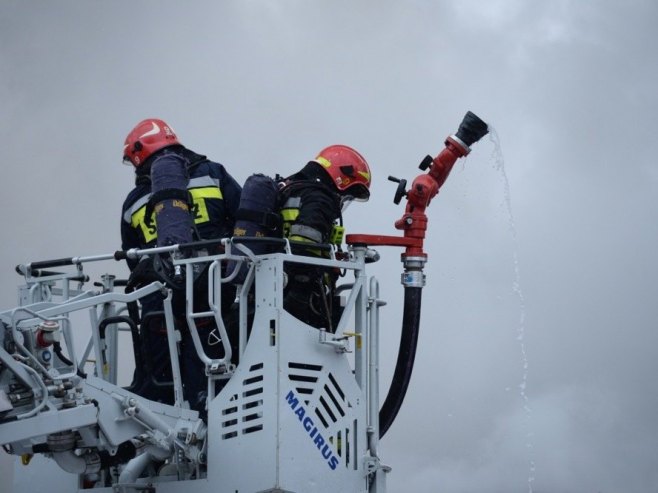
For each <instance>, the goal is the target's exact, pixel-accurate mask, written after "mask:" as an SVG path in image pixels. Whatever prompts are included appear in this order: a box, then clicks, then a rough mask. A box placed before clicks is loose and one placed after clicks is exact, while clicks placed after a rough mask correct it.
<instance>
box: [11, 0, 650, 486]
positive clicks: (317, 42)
mask: <svg viewBox="0 0 658 493" xmlns="http://www.w3.org/2000/svg"><path fill="white" fill-rule="evenodd" d="M656 21H658V4H656V3H655V2H653V1H651V0H646V1H642V0H631V1H627V2H614V1H611V0H603V1H597V2H582V1H575V0H572V1H569V0H560V1H558V0H555V1H548V2H523V1H521V0H505V1H504V0H493V1H491V0H489V1H486V2H485V1H476V0H459V1H457V0H452V1H442V2H440V1H436V0H435V1H429V0H426V1H421V0H413V1H408V2H396V1H393V0H377V1H374V0H365V1H360V2H349V1H347V0H331V1H328V0H327V1H325V0H322V1H313V2H311V1H304V0H294V1H293V0H285V1H280V2H254V1H244V0H242V1H238V0H229V1H222V2H210V1H193V2H173V1H141V2H128V1H114V2H99V1H87V2H83V1H75V2H74V1H60V2H48V1H33V0H30V1H18V0H4V1H3V2H2V3H0V74H1V75H0V103H1V107H2V109H3V118H2V119H1V120H0V143H1V145H2V149H3V151H4V156H3V162H4V165H3V170H4V179H3V185H4V192H3V193H2V194H0V224H2V226H3V241H2V245H1V246H0V249H1V254H2V255H1V257H0V258H1V259H2V260H1V262H0V268H1V269H2V272H4V273H5V275H4V277H3V281H2V283H0V305H1V306H2V308H3V309H5V308H11V307H12V306H13V305H14V303H15V288H16V285H17V284H18V283H19V282H20V278H19V277H18V276H17V275H15V274H14V272H13V268H14V266H15V265H16V264H17V263H21V262H25V261H30V260H39V259H45V258H57V257H63V256H75V255H91V254H99V253H109V252H112V251H114V250H116V249H118V248H119V246H120V245H119V216H120V214H119V213H120V207H121V202H122V201H123V198H124V196H125V194H126V193H127V192H128V191H129V189H130V187H131V184H132V170H131V169H130V168H127V167H124V166H122V165H121V164H120V158H121V147H122V143H123V139H124V137H125V135H126V133H127V132H128V131H129V130H130V129H131V128H132V126H133V125H134V124H135V123H137V121H139V120H141V119H143V118H146V117H160V118H163V119H165V120H167V121H168V122H169V123H170V124H171V125H172V126H173V127H174V128H175V129H176V130H177V132H178V134H179V137H180V138H181V139H182V140H183V142H184V143H185V144H186V145H188V146H189V147H190V148H192V149H194V150H196V151H198V152H201V153H206V154H208V155H209V156H210V157H211V158H213V159H215V160H218V161H220V162H222V163H224V164H225V165H226V166H227V167H228V168H229V170H230V171H231V173H233V175H234V176H235V177H236V178H237V179H238V180H240V181H243V180H244V179H245V178H246V177H247V176H248V175H249V174H251V173H252V172H256V171H263V172H268V173H272V174H273V173H276V172H280V173H281V174H287V173H290V172H293V171H295V170H296V169H297V168H299V167H300V166H301V165H302V164H304V163H305V162H306V161H307V160H308V159H309V158H311V157H313V156H314V155H315V154H314V153H316V152H317V151H318V150H319V149H321V148H322V147H324V146H326V145H328V144H332V143H345V144H348V145H352V146H354V147H355V148H357V149H358V150H360V151H361V152H362V153H363V154H364V155H365V157H366V158H367V159H368V161H369V162H370V164H371V167H372V168H373V174H374V181H373V189H372V192H373V197H372V199H371V201H370V202H368V203H367V204H354V205H352V206H351V208H350V209H349V212H348V217H347V218H346V222H347V226H348V231H349V232H364V233H384V234H394V233H395V231H394V230H393V226H392V224H393V222H394V221H395V220H396V219H398V218H399V217H400V215H401V214H402V208H401V207H399V206H395V205H394V204H393V203H392V200H391V199H392V196H393V192H394V186H393V184H390V183H389V182H387V180H386V178H387V176H388V175H395V176H399V177H405V178H407V179H413V178H414V177H415V176H416V175H417V174H418V173H419V170H418V169H417V167H416V166H417V164H418V163H419V162H420V160H421V159H422V158H423V157H424V156H425V155H426V154H428V153H429V154H432V155H436V154H437V153H438V152H439V151H440V150H441V149H442V147H443V144H442V143H443V140H444V138H445V137H446V136H447V135H448V134H450V133H453V132H454V131H455V130H456V128H457V125H458V123H459V121H460V120H461V118H462V116H463V115H464V113H465V112H466V111H467V110H472V111H474V112H475V113H476V114H478V115H479V116H480V117H481V118H482V119H484V120H485V121H487V122H488V123H490V124H491V125H492V127H494V128H495V131H496V134H497V137H498V141H499V142H500V147H497V146H496V145H495V142H494V140H492V139H490V138H485V139H483V141H482V142H480V143H479V144H477V145H475V146H474V149H473V152H472V154H471V155H470V156H469V157H468V158H467V159H466V160H463V161H460V162H459V163H458V164H457V165H456V166H455V169H454V171H453V174H452V175H451V177H450V178H449V179H448V181H447V182H446V185H445V186H444V188H443V190H442V191H441V193H440V195H439V196H438V197H437V198H436V199H435V200H434V201H433V203H432V204H431V206H430V209H429V210H428V216H429V219H430V229H429V232H428V238H427V241H426V249H427V251H428V253H429V255H430V262H429V264H428V266H427V269H426V273H427V278H428V285H427V287H426V289H425V293H424V301H423V302H424V308H423V320H422V322H423V324H422V332H421V339H420V347H419V351H418V355H417V364H416V367H415V369H414V378H413V381H412V384H411V388H410V391H409V394H408V397H407V400H406V402H405V406H404V407H403V408H402V411H401V413H400V415H399V418H398V420H397V421H396V422H395V424H394V425H393V427H392V428H391V430H390V432H389V433H388V435H387V436H386V438H385V440H384V441H383V443H382V456H383V459H384V461H385V462H386V463H388V464H390V465H391V466H392V467H393V471H392V473H391V475H390V478H389V490H390V491H392V492H396V491H421V492H434V491H442V492H446V493H462V492H464V493H471V492H473V493H479V492H482V493H485V492H487V493H488V492H524V491H528V490H529V488H532V491H534V492H536V493H562V492H565V493H567V492H569V493H570V492H574V493H575V492H578V493H581V492H593V493H594V492H601V493H612V492H618V491H624V492H627V493H635V492H637V493H644V492H647V491H655V489H656V488H657V487H658V446H657V445H658V419H657V416H658V385H657V384H656V383H655V374H656V370H657V369H658V362H657V361H656V354H657V353H658V344H657V342H658V336H657V334H656V320H657V319H658V304H657V303H656V302H655V300H654V298H655V295H656V293H657V292H658V289H657V286H656V284H657V283H658V281H657V279H658V263H657V262H656V258H655V256H656V251H657V249H658V228H657V227H656V219H657V218H656V211H657V210H658V207H657V206H658V167H657V166H656V158H655V156H656V155H658V144H657V143H656V142H657V140H656V138H655V135H656V132H657V131H658V123H657V122H658V120H657V119H656V114H658V96H657V95H656V83H657V82H658V73H657V72H658V64H657V63H656V50H657V48H658V43H657V41H658V35H657V34H656V30H655V25H656ZM507 187H509V188H507ZM506 190H509V193H507V192H506ZM510 206H511V207H510ZM510 210H511V215H510V213H509V211H510ZM381 253H382V257H383V260H382V261H381V262H380V263H379V264H378V265H376V266H374V268H373V269H372V271H371V274H374V275H376V276H377V277H378V278H379V279H380V283H381V288H382V295H383V297H384V298H385V299H387V301H388V302H389V304H388V305H387V307H385V308H384V314H383V315H384V317H383V319H384V320H386V322H387V323H385V324H383V326H382V330H383V336H382V338H383V341H382V342H383V344H384V348H383V354H382V356H383V358H384V368H382V377H383V378H384V380H386V378H390V375H391V373H392V369H393V366H394V358H395V356H396V349H397V343H398V334H399V326H400V323H399V317H400V315H399V313H400V307H401V297H402V288H401V286H400V284H399V273H400V269H401V265H400V262H399V251H396V250H395V249H382V250H381ZM95 269H97V270H95ZM107 270H111V271H114V272H117V273H119V275H123V274H125V272H126V270H125V267H124V266H123V265H119V264H116V265H115V264H113V263H107V264H103V265H102V266H93V268H92V269H91V272H92V273H96V274H100V273H101V272H105V271H107ZM517 274H518V275H517ZM524 356H525V362H526V363H527V368H524ZM524 381H525V383H526V387H525V391H523V389H521V388H520V385H521V384H522V383H523V382H524ZM384 386H385V385H384ZM524 396H525V397H527V400H528V401H527V407H524V405H525V404H526V402H525V400H524ZM533 465H534V471H533V470H532V468H533ZM531 477H534V480H533V481H530V478H531ZM0 489H1V487H0Z"/></svg>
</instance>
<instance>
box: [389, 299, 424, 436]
mask: <svg viewBox="0 0 658 493" xmlns="http://www.w3.org/2000/svg"><path fill="white" fill-rule="evenodd" d="M422 292H423V288H419V287H405V288H404V311H403V313H402V335H401V336H400V349H399V351H398V360H397V363H396V364H395V371H394V373H393V380H392V382H391V386H390V387H389V389H388V394H387V395H386V399H385V400H384V405H383V406H382V408H381V409H380V410H379V438H382V437H383V436H384V435H385V434H386V432H387V431H388V429H389V428H390V426H391V425H392V424H393V421H395V418H396V416H397V414H398V411H399V410H400V408H401V407H402V402H403V401H404V396H405V394H406V393H407V388H408V387H409V381H410V380H411V372H412V371H413V368H414V359H415V357H416V347H417V345H418V333H419V329H420V302H421V299H422Z"/></svg>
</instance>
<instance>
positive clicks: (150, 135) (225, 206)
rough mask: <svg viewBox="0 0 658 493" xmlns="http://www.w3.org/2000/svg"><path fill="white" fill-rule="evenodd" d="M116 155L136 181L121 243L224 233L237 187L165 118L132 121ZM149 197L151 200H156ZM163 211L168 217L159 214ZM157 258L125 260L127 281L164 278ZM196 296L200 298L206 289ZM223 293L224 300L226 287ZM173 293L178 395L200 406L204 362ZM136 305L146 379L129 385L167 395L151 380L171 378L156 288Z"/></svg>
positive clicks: (205, 335) (141, 244) (204, 334)
mask: <svg viewBox="0 0 658 493" xmlns="http://www.w3.org/2000/svg"><path fill="white" fill-rule="evenodd" d="M123 160H124V163H125V164H128V165H130V166H132V167H133V168H134V170H135V187H134V188H133V189H132V191H131V192H130V193H129V194H128V196H127V197H126V199H125V201H124V204H123V210H122V220H121V241H122V249H123V250H124V251H125V250H129V249H131V248H139V249H143V248H150V247H154V246H166V245H171V244H180V243H186V242H189V241H195V240H202V239H215V238H224V237H228V236H231V233H232V231H233V226H234V223H235V213H236V211H237V208H238V204H239V202H240V194H241V191H242V187H240V185H239V184H238V183H237V182H236V181H235V179H234V178H233V177H232V176H231V175H230V174H229V173H228V171H227V170H226V169H225V168H224V166H222V165H221V164H219V163H216V162H213V161H210V160H209V159H207V158H206V156H202V155H200V154H197V153H195V152H193V151H191V150H190V149H187V148H186V147H184V146H183V145H182V144H181V142H180V141H179V139H178V137H177V135H176V133H175V132H174V130H173V129H172V128H171V126H170V125H168V124H167V123H166V122H165V121H163V120H160V119H157V118H148V119H146V120H143V121H141V122H139V123H138V124H137V125H136V126H135V127H134V128H133V129H132V130H131V131H130V133H129V134H128V136H127V137H126V139H125V142H124V146H123ZM154 203H157V207H155V208H154ZM167 208H169V209H167ZM162 211H164V212H166V214H164V213H163V212H162ZM165 217H166V218H167V221H164V218H165ZM160 218H162V219H163V220H162V221H161V220H160ZM207 253H217V252H214V251H213V252H207ZM154 258H155V260H156V262H154ZM157 265H158V264H157V258H156V257H153V258H152V257H150V256H149V257H143V258H142V259H141V260H140V261H139V262H138V261H137V260H128V267H129V268H130V271H131V276H130V280H129V286H130V287H131V288H136V287H139V286H140V285H144V284H147V283H149V282H152V281H153V280H159V281H163V272H164V269H161V270H160V271H158V269H157ZM201 275H205V274H201ZM165 277H166V276H165ZM164 281H167V279H164ZM204 282H205V281H203V279H198V282H197V283H195V286H203V285H204ZM170 287H171V286H170ZM195 289H196V288H195ZM175 291H176V290H174V292H175ZM195 298H198V299H199V300H203V299H205V298H207V297H203V296H195ZM224 298H226V299H227V300H228V301H230V299H231V295H230V294H227V295H226V296H225V297H223V299H224ZM178 299H179V300H180V299H181V295H179V296H178ZM175 300H176V295H175V296H174V316H175V317H176V319H177V322H176V324H177V327H178V328H179V330H180V331H181V334H182V336H183V340H182V355H181V356H182V364H181V370H182V372H183V386H184V388H183V391H184V397H185V399H186V400H187V401H188V402H189V404H190V407H192V408H194V409H197V410H200V411H202V410H203V406H204V405H205V396H204V395H203V394H204V392H205V390H206V385H205V379H204V378H203V376H204V369H203V364H202V363H201V361H200V359H199V358H198V356H197V355H196V351H195V350H194V347H193V343H192V340H191V336H190V334H189V330H188V329H187V325H186V322H185V311H184V306H183V307H182V308H181V306H178V307H177V304H176V301H175ZM182 301H183V302H184V295H183V300H182ZM178 304H179V305H181V303H178ZM141 308H142V310H141V318H140V322H141V331H140V332H141V334H142V337H143V340H142V345H143V347H144V353H146V355H147V356H148V357H146V358H145V360H146V362H147V363H148V366H149V368H147V371H146V379H145V381H142V382H133V384H134V386H135V387H136V388H135V389H133V390H134V391H135V392H136V393H138V394H140V395H142V396H144V397H147V398H150V399H153V400H161V401H164V402H170V403H171V402H173V400H172V399H173V392H172V391H171V389H170V388H167V387H163V386H161V385H158V383H162V382H164V381H167V382H169V381H171V366H170V365H169V351H168V345H167V336H166V332H165V326H164V320H163V316H162V310H163V305H162V296H161V294H160V293H154V294H152V295H149V296H147V297H145V298H143V299H142V300H141ZM223 308H226V309H227V308H228V307H223ZM212 329H213V327H212V326H209V325H207V324H206V326H202V324H199V332H200V336H201V338H202V340H204V341H207V340H209V333H210V332H211V331H212ZM207 353H208V351H207ZM154 380H155V382H154ZM163 389H164V391H163Z"/></svg>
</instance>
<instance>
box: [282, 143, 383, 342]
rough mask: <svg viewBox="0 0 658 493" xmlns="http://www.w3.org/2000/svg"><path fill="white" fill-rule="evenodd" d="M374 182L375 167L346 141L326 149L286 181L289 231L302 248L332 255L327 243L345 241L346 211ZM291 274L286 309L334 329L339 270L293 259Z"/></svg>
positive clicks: (286, 232)
mask: <svg viewBox="0 0 658 493" xmlns="http://www.w3.org/2000/svg"><path fill="white" fill-rule="evenodd" d="M370 183H371V174H370V167H369V166H368V163H367V162H366V160H365V159H364V157H363V156H362V155H361V154H359V153H358V152H357V151H356V150H354V149H353V148H351V147H348V146H346V145H332V146H329V147H326V148H325V149H323V150H321V151H320V152H319V153H318V155H317V156H316V157H315V159H313V160H311V161H310V162H308V163H307V164H306V165H305V166H304V167H303V168H302V169H301V170H300V171H299V172H297V173H295V174H294V175H292V176H290V177H288V178H286V179H285V180H284V181H283V188H282V190H281V195H282V199H281V203H282V204H283V205H282V208H281V210H280V213H281V219H282V223H283V234H284V236H285V237H286V238H288V239H289V240H291V242H293V245H296V249H297V251H298V253H301V254H305V255H316V256H325V255H327V250H326V249H325V250H323V248H326V246H328V245H334V246H340V244H341V243H342V240H343V226H342V211H344V210H345V208H346V207H347V205H348V204H349V203H350V202H352V201H354V200H356V201H367V200H368V198H369V197H370ZM314 245H318V248H314ZM320 245H324V246H325V247H321V246H320ZM286 275H287V284H286V288H285V296H284V308H285V309H286V310H287V311H288V312H289V313H290V314H292V315H293V316H295V317H297V318H298V319H300V320H302V321H303V322H305V323H307V324H309V325H311V326H314V327H318V328H319V327H324V328H326V329H327V330H330V331H331V330H333V329H334V324H335V323H336V322H337V320H336V318H337V317H336V308H337V307H334V304H333V301H334V294H335V293H334V291H335V284H336V280H337V273H336V272H335V271H333V270H327V269H322V268H316V269H313V268H310V267H309V266H308V265H304V266H301V265H297V264H292V263H291V264H289V265H288V266H287V268H286Z"/></svg>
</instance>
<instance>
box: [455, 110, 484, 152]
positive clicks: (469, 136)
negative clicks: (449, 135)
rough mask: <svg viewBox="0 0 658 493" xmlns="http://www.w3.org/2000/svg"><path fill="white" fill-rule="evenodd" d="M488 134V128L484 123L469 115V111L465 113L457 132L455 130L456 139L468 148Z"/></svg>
mask: <svg viewBox="0 0 658 493" xmlns="http://www.w3.org/2000/svg"><path fill="white" fill-rule="evenodd" d="M487 133H489V127H488V126H487V124H486V123H484V122H483V121H482V120H480V118H479V117H478V116H477V115H475V113H471V112H470V111H468V112H466V115H465V116H464V119H463V120H462V122H461V124H460V125H459V130H457V134H456V135H455V137H457V138H458V139H459V140H461V141H462V142H463V143H464V144H466V145H467V146H468V147H471V145H473V144H475V143H476V142H477V141H478V140H480V139H481V138H482V137H484V136H485V135H487Z"/></svg>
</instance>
